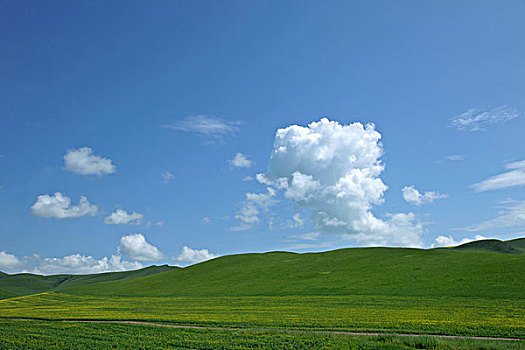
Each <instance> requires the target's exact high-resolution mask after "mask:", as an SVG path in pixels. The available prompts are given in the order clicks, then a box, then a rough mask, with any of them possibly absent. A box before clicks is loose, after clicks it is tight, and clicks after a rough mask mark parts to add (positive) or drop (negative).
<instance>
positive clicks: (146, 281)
mask: <svg viewBox="0 0 525 350" xmlns="http://www.w3.org/2000/svg"><path fill="white" fill-rule="evenodd" d="M478 244H479V243H478ZM504 246H505V245H504ZM467 247H468V246H467ZM484 249H487V248H484ZM496 249H497V248H496ZM524 266H525V254H502V253H499V252H496V253H495V252H487V251H478V250H468V249H465V248H462V249H450V248H440V249H412V248H346V249H338V250H333V251H327V252H321V253H303V254H298V253H291V252H269V253H250V254H237V255H228V256H222V257H219V258H215V259H212V260H208V261H205V262H202V263H199V264H195V265H191V266H188V267H185V268H181V269H177V270H174V271H170V272H166V273H162V274H157V275H153V276H147V277H141V278H136V279H132V280H121V281H115V282H102V283H96V284H90V285H85V286H82V287H77V288H72V289H64V290H61V291H60V292H63V293H67V294H74V295H92V296H97V297H111V296H129V297H139V296H140V297H174V296H193V297H195V296H230V297H233V296H262V295H265V296H290V295H295V296H297V295H301V296H306V295H318V296H319V295H322V296H329V295H330V296H334V295H339V296H344V295H397V296H439V297H443V296H462V297H464V296H468V297H490V298H492V297H494V298H521V297H522V296H523V291H524V290H525V274H524V273H523V267H524Z"/></svg>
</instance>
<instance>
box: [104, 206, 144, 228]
mask: <svg viewBox="0 0 525 350" xmlns="http://www.w3.org/2000/svg"><path fill="white" fill-rule="evenodd" d="M143 218H144V215H142V214H139V213H136V212H132V213H128V212H127V211H125V210H123V209H117V210H116V211H114V212H113V213H111V215H109V216H107V217H106V218H104V223H105V224H109V225H126V224H135V225H138V224H140V223H142V219H143Z"/></svg>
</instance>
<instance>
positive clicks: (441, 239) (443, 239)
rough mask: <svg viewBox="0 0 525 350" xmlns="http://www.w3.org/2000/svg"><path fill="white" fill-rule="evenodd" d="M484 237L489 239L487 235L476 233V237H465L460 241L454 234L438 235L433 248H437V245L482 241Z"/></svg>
mask: <svg viewBox="0 0 525 350" xmlns="http://www.w3.org/2000/svg"><path fill="white" fill-rule="evenodd" d="M483 239H488V238H487V237H483V236H481V235H476V236H474V238H463V239H462V240H460V241H456V240H455V239H454V238H453V237H452V236H438V237H437V238H436V239H435V240H434V243H432V245H431V248H437V247H455V246H458V245H462V244H465V243H469V242H474V241H480V240H483Z"/></svg>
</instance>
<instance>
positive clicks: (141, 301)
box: [0, 293, 525, 338]
mask: <svg viewBox="0 0 525 350" xmlns="http://www.w3.org/2000/svg"><path fill="white" fill-rule="evenodd" d="M0 316H1V317H14V318H16V317H30V318H42V319H112V320H121V319H123V320H149V321H165V322H171V323H178V324H199V325H215V326H217V325H221V326H224V325H226V326H235V327H254V326H261V327H283V328H286V327H288V328H290V327H293V328H305V329H310V328H315V329H345V330H382V331H395V332H409V333H410V332H417V333H436V334H455V335H475V336H499V337H521V338H523V337H525V301H524V300H517V299H489V298H465V297H394V296H378V295H352V296H257V297H184V296H183V297H113V298H104V297H94V296H80V295H69V294H65V293H46V294H41V295H37V296H27V297H20V298H15V299H8V300H3V301H0Z"/></svg>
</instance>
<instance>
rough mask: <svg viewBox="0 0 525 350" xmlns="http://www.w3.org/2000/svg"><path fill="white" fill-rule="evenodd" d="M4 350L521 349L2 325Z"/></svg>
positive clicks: (450, 342)
mask: <svg viewBox="0 0 525 350" xmlns="http://www.w3.org/2000/svg"><path fill="white" fill-rule="evenodd" d="M0 349H11V350H21V349H57V350H58V349H60V350H67V349H133V350H136V349H143V350H146V349H148V350H149V349H210V350H212V349H222V350H225V349H290V350H291V349H384V350H387V349H388V350H394V349H436V350H452V349H471V350H474V349H476V350H481V349H484V350H489V349H494V350H500V349H501V350H504V349H510V350H513V349H516V350H517V349H523V343H519V342H515V341H489V340H463V339H436V338H432V337H417V338H416V337H414V338H412V337H392V336H377V337H371V336H345V335H328V334H311V333H290V332H268V331H264V330H260V331H219V330H192V329H169V328H160V327H149V326H140V325H117V324H78V323H77V324H75V323H64V322H51V323H50V322H38V321H0Z"/></svg>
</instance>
